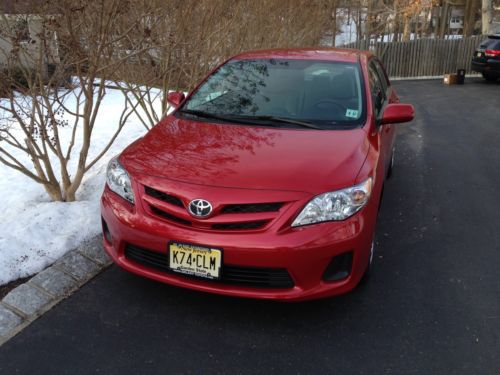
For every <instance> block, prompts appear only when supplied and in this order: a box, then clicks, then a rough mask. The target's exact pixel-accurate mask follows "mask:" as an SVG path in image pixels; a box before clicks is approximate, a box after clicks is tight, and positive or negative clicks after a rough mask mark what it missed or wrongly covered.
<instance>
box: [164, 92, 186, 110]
mask: <svg viewBox="0 0 500 375" xmlns="http://www.w3.org/2000/svg"><path fill="white" fill-rule="evenodd" d="M185 97H186V96H185V95H184V93H182V92H169V93H168V94H167V103H168V104H170V105H171V106H173V107H175V108H177V107H178V106H179V105H180V104H181V103H182V101H183V100H184V98H185Z"/></svg>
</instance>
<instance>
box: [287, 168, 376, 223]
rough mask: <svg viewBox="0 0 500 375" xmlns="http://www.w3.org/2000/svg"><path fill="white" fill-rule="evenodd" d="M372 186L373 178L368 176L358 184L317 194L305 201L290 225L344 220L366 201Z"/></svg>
mask: <svg viewBox="0 0 500 375" xmlns="http://www.w3.org/2000/svg"><path fill="white" fill-rule="evenodd" d="M372 187H373V180H372V178H371V177H370V178H368V179H367V180H365V181H364V182H362V183H361V184H359V185H355V186H352V187H350V188H346V189H342V190H337V191H332V192H329V193H324V194H321V195H318V196H316V197H314V198H313V199H312V200H310V201H309V203H307V205H306V206H305V207H304V209H303V210H302V211H301V213H300V214H299V215H298V216H297V218H296V219H295V220H294V221H293V223H292V227H298V226H301V225H307V224H314V223H320V222H322V221H338V220H345V219H347V218H349V217H351V216H352V215H354V214H355V213H356V212H358V211H359V210H361V208H363V206H364V205H365V204H366V203H367V202H368V199H370V194H371V192H372Z"/></svg>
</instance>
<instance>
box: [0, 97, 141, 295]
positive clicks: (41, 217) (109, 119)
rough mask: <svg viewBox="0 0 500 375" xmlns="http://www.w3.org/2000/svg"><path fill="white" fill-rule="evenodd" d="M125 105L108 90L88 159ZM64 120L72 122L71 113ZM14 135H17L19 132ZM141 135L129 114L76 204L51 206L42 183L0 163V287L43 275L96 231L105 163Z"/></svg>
mask: <svg viewBox="0 0 500 375" xmlns="http://www.w3.org/2000/svg"><path fill="white" fill-rule="evenodd" d="M67 105H68V107H70V108H71V107H73V108H74V107H75V106H76V100H75V99H74V98H70V99H69V101H68V102H67ZM123 107H124V97H123V94H122V93H121V92H120V91H118V90H112V89H107V94H106V96H105V97H104V99H103V102H102V105H101V109H100V111H99V114H98V118H97V120H96V125H95V128H94V132H93V134H92V143H91V149H90V151H89V158H88V160H89V161H90V160H92V159H93V157H95V156H96V155H97V154H99V152H100V151H101V150H102V149H103V148H104V147H105V145H106V144H107V142H108V140H109V139H110V138H111V136H112V135H113V134H114V132H115V130H116V128H117V126H118V120H119V117H120V114H121V112H122V109H123ZM65 117H67V119H68V120H69V123H70V124H72V119H71V118H70V115H65ZM80 130H81V129H80ZM18 132H19V134H20V130H18ZM145 132H146V129H145V127H144V126H143V125H142V123H141V122H140V121H139V119H138V118H137V117H136V116H134V115H132V116H130V118H129V120H128V121H127V123H126V125H125V127H124V128H123V130H122V132H121V134H120V135H119V136H118V138H117V139H116V140H115V142H114V144H113V146H111V148H110V149H109V150H108V152H107V153H106V155H105V156H104V157H103V158H101V160H100V161H99V162H98V163H96V165H94V166H93V167H92V168H91V170H90V171H89V172H88V173H87V174H86V176H85V178H84V181H83V183H82V186H81V187H80V189H79V191H78V193H77V200H78V201H77V202H72V203H62V202H50V200H49V198H48V196H47V195H46V193H45V191H44V189H43V187H42V186H41V185H39V184H37V183H35V182H33V181H32V180H30V179H29V178H27V177H25V176H24V175H22V174H21V173H19V172H17V171H14V170H12V169H10V168H7V167H6V166H4V165H3V164H1V163H0V196H1V197H2V200H3V202H2V203H3V204H2V211H1V214H0V285H2V284H5V283H8V282H9V281H12V280H15V279H17V278H20V277H26V276H29V275H32V274H34V273H37V272H39V271H41V270H42V269H44V268H45V267H47V266H48V265H50V264H52V263H53V262H54V261H55V260H57V259H58V258H59V257H61V256H62V255H64V254H65V253H66V252H67V251H69V250H71V249H73V248H75V247H77V246H78V245H79V244H80V243H82V242H83V241H84V240H86V239H89V238H91V237H92V236H94V235H96V234H98V233H99V232H100V225H101V224H100V213H99V198H100V195H101V193H102V189H103V187H104V183H105V171H106V165H107V163H108V161H109V159H111V158H112V157H113V156H114V155H116V154H118V153H119V152H121V150H123V148H125V147H126V146H127V145H128V144H130V143H131V142H132V141H134V140H135V139H137V138H139V137H141V136H143V135H144V134H145ZM70 135H71V128H70V127H68V128H65V129H63V130H62V132H61V138H62V139H63V140H65V141H66V142H68V141H69V137H70ZM20 139H22V138H20ZM65 144H67V143H65ZM2 146H5V145H4V144H2ZM78 146H79V144H78V142H77V144H76V145H75V148H74V149H73V153H72V157H71V160H70V168H69V169H70V171H75V167H76V164H77V161H78V151H79V147H78ZM13 154H14V156H15V157H16V158H18V160H21V161H22V162H25V163H26V162H27V165H30V163H29V159H28V158H27V157H26V155H24V154H23V153H22V152H20V151H17V150H14V151H13ZM53 160H54V161H55V160H56V158H53ZM56 165H57V164H56ZM55 169H56V170H57V168H55Z"/></svg>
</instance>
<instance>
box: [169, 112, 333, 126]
mask: <svg viewBox="0 0 500 375" xmlns="http://www.w3.org/2000/svg"><path fill="white" fill-rule="evenodd" d="M178 112H180V113H186V114H188V115H193V116H198V117H203V118H211V119H215V120H221V121H227V122H238V123H243V124H250V125H252V124H255V122H256V121H259V122H260V121H273V122H280V123H283V124H292V125H299V126H302V127H304V128H310V129H316V130H325V129H324V128H322V127H320V126H317V125H314V124H312V123H310V122H305V121H298V120H293V119H288V118H284V117H276V116H235V115H218V114H214V113H209V112H205V111H199V110H194V109H180V110H179V111H178Z"/></svg>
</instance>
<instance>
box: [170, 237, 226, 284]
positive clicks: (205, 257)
mask: <svg viewBox="0 0 500 375" xmlns="http://www.w3.org/2000/svg"><path fill="white" fill-rule="evenodd" d="M168 251H169V254H168V255H169V267H170V269H171V270H172V271H174V272H178V273H183V274H185V275H192V276H198V277H204V278H206V279H219V278H220V275H221V264H222V250H221V249H212V248H209V247H202V246H197V245H189V244H183V243H178V242H171V243H170V244H169V246H168Z"/></svg>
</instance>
